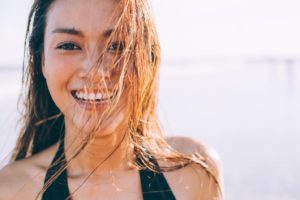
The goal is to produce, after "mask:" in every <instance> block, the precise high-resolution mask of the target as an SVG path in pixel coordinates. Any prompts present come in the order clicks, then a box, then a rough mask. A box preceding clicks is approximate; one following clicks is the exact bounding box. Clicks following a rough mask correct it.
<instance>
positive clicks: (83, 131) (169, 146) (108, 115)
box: [0, 0, 222, 200]
mask: <svg viewBox="0 0 300 200" xmlns="http://www.w3.org/2000/svg"><path fill="white" fill-rule="evenodd" d="M26 38H27V42H26V47H27V48H28V50H29V51H28V56H27V57H26V58H27V63H28V64H27V65H26V66H27V68H26V70H25V71H24V79H23V80H24V82H25V85H26V86H25V87H26V91H27V92H26V94H25V95H24V96H23V97H24V99H25V101H24V102H25V104H24V105H25V112H24V113H25V114H24V116H23V119H24V126H23V129H22V130H21V133H20V136H19V139H18V142H17V145H16V147H15V152H14V155H13V156H12V162H11V163H10V164H9V165H8V166H6V167H5V168H4V169H2V170H1V172H0V180H1V181H0V199H28V200H29V199H43V200H45V199H57V200H59V199H168V200H171V199H222V195H221V181H220V172H219V164H218V160H217V159H216V158H215V157H214V156H213V154H211V151H209V150H208V149H207V148H206V147H205V146H204V145H202V144H200V143H198V142H195V141H194V140H192V139H189V138H185V137H172V138H164V137H163V134H162V131H161V129H160V127H159V123H158V120H157V115H156V111H155V109H156V104H157V102H156V91H157V79H158V69H159V60H160V48H159V43H158V40H157V35H156V31H155V27H154V24H153V19H152V17H151V14H150V9H149V7H148V4H147V2H146V0H35V2H34V4H33V6H32V9H31V12H30V15H29V20H28V28H27V37H26Z"/></svg>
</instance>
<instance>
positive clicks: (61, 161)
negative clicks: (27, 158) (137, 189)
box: [42, 140, 176, 200]
mask: <svg viewBox="0 0 300 200" xmlns="http://www.w3.org/2000/svg"><path fill="white" fill-rule="evenodd" d="M137 161H138V162H140V160H139V157H137ZM151 161H152V162H153V163H154V164H155V165H157V167H158V168H159V166H158V163H157V162H156V160H154V159H152V160H151ZM65 165H66V159H65V155H64V142H63V140H61V142H60V145H59V148H58V150H57V152H56V154H55V156H54V158H53V161H52V163H51V166H50V168H49V169H48V171H47V173H46V177H45V181H44V183H47V182H48V181H49V179H50V178H51V177H52V176H53V175H54V174H55V173H56V172H57V171H58V170H59V169H61V167H64V166H65ZM139 175H140V179H141V184H142V192H143V199H144V200H176V198H175V196H174V194H173V192H172V191H171V189H170V187H169V185H168V182H167V180H166V178H165V176H164V175H163V174H162V173H155V172H153V171H151V170H149V169H142V170H139ZM67 177H68V176H67V170H64V171H63V172H62V173H61V174H60V175H59V176H58V177H57V178H56V179H55V180H54V181H53V182H52V184H51V185H50V186H49V187H48V188H47V189H46V190H45V192H44V193H43V196H42V200H66V199H71V196H70V192H69V188H68V181H67Z"/></svg>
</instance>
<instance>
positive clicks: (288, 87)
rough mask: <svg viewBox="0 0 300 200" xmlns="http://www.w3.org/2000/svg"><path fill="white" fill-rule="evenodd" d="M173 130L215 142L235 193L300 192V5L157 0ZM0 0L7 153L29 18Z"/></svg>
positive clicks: (2, 136)
mask: <svg viewBox="0 0 300 200" xmlns="http://www.w3.org/2000/svg"><path fill="white" fill-rule="evenodd" d="M151 2H152V6H153V9H154V15H155V19H156V22H157V27H158V32H159V36H160V41H161V45H162V51H163V55H162V56H163V61H162V69H161V78H160V93H159V97H160V107H159V113H160V116H161V119H162V122H163V124H164V128H165V130H166V131H167V132H168V134H169V135H187V136H192V137H194V138H196V139H197V140H202V141H204V142H206V143H207V144H209V145H210V146H212V147H214V148H215V149H216V150H217V151H218V153H219V155H220V157H221V158H222V161H223V170H224V183H225V196H226V199H228V200H253V199H259V200H260V199H261V200H299V199H300V190H299V188H300V183H299V180H300V173H299V169H300V159H299V158H298V157H300V147H299V145H298V143H299V141H300V135H299V134H300V123H299V122H300V64H299V63H300V39H299V36H300V26H299V19H300V12H299V9H300V2H299V1H298V0H185V1H182V0H181V1H179V0H152V1H151ZM31 3H32V0H11V1H4V0H0V40H1V43H0V111H1V115H0V160H3V159H4V160H5V157H6V156H7V155H8V154H9V152H10V151H11V149H12V148H13V145H14V142H15V138H16V136H17V130H18V126H17V125H16V124H17V119H18V112H17V97H18V94H19V92H20V86H21V85H20V84H21V72H22V70H21V66H22V57H23V41H24V35H25V27H26V17H27V14H28V12H29V8H30V4H31Z"/></svg>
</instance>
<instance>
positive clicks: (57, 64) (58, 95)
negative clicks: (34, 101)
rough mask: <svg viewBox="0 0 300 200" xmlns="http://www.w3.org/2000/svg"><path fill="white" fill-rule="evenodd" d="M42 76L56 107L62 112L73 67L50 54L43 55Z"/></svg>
mask: <svg viewBox="0 0 300 200" xmlns="http://www.w3.org/2000/svg"><path fill="white" fill-rule="evenodd" d="M43 72H44V76H45V78H46V81H47V86H48V89H49V92H50V94H51V97H52V99H53V101H54V102H55V104H56V105H57V107H58V108H59V109H60V110H61V111H62V112H63V110H65V105H64V104H66V103H67V102H65V101H66V99H67V98H66V97H67V95H69V91H68V85H69V82H70V80H71V78H72V76H73V74H74V72H75V65H74V64H73V63H72V62H70V61H68V60H66V59H62V58H59V56H54V55H51V54H48V55H45V62H44V69H43Z"/></svg>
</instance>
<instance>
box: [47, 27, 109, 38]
mask: <svg viewBox="0 0 300 200" xmlns="http://www.w3.org/2000/svg"><path fill="white" fill-rule="evenodd" d="M113 31H114V30H113V29H108V30H105V31H104V32H103V36H104V37H106V38H108V37H109V36H110V35H111V34H112V32H113ZM52 33H64V34H70V35H76V36H80V37H84V34H83V32H81V31H80V30H76V29H75V28H57V29H54V30H53V31H52Z"/></svg>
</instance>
